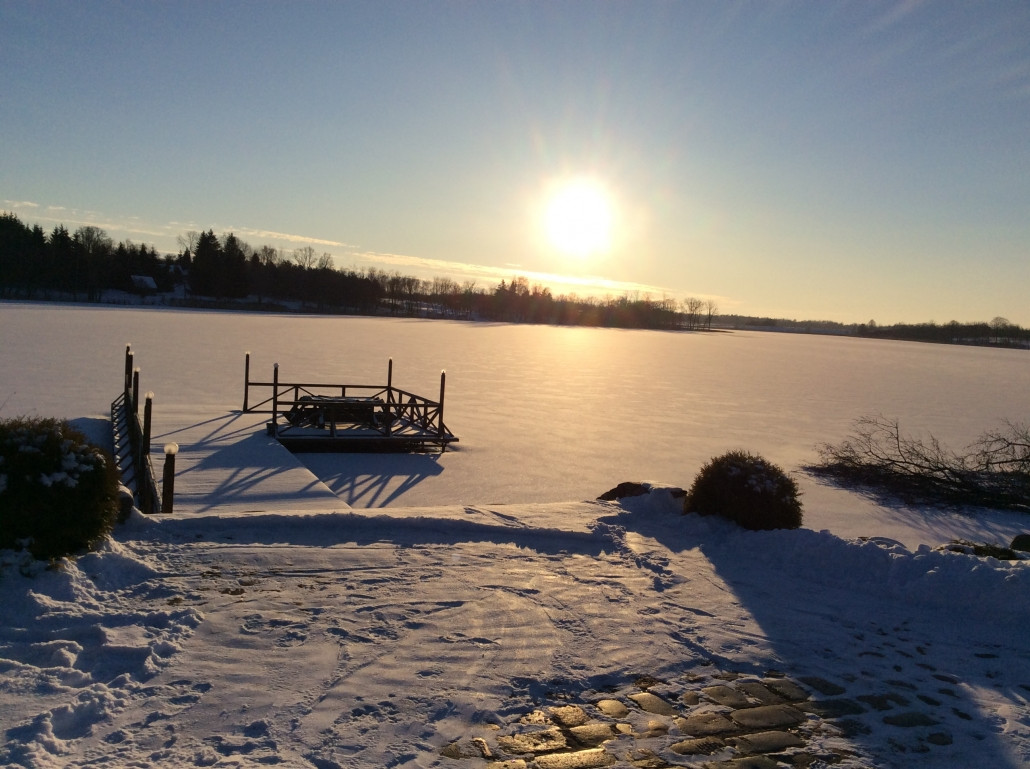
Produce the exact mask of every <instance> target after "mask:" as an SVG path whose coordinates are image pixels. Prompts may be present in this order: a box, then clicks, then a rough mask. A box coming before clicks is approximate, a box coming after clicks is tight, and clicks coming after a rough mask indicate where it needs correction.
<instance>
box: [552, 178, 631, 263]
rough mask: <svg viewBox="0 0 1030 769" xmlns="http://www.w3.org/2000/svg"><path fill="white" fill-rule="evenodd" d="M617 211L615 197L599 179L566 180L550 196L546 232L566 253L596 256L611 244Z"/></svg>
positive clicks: (553, 242)
mask: <svg viewBox="0 0 1030 769" xmlns="http://www.w3.org/2000/svg"><path fill="white" fill-rule="evenodd" d="M613 214H614V212H613V208H612V202H611V199H610V198H609V196H608V193H607V192H606V190H605V189H604V187H603V186H601V185H600V184H599V183H598V182H595V181H593V180H588V179H577V180H575V181H570V182H564V183H562V184H560V185H558V186H556V187H555V188H554V189H553V190H552V191H551V192H550V194H549V195H548V197H547V201H546V204H545V207H544V213H543V219H544V220H543V226H544V232H545V233H546V235H547V240H548V242H549V243H550V245H551V246H552V247H554V248H556V249H557V250H558V251H560V252H562V253H563V254H568V255H571V256H578V257H588V256H593V255H595V254H600V253H604V252H606V251H608V250H609V249H610V248H611V244H612V224H613V219H614V215H613Z"/></svg>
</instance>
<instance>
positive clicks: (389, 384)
mask: <svg viewBox="0 0 1030 769" xmlns="http://www.w3.org/2000/svg"><path fill="white" fill-rule="evenodd" d="M383 416H384V418H385V419H386V437H387V438H389V437H390V436H391V435H393V358H390V359H389V361H388V362H387V364H386V407H385V408H384V410H383Z"/></svg>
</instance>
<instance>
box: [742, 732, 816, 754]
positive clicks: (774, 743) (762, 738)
mask: <svg viewBox="0 0 1030 769" xmlns="http://www.w3.org/2000/svg"><path fill="white" fill-rule="evenodd" d="M804 744H805V743H804V741H803V740H801V739H800V738H799V737H798V736H797V735H796V734H791V733H790V732H780V731H770V732H758V733H756V734H748V735H745V736H743V737H738V738H737V739H736V746H737V750H739V751H741V752H742V753H752V754H754V753H779V752H780V751H781V750H784V749H786V748H799V747H801V746H802V745H804Z"/></svg>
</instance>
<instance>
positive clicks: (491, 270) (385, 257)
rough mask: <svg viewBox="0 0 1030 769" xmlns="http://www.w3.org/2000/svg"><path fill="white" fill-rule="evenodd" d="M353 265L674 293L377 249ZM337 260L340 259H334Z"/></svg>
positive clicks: (562, 288)
mask: <svg viewBox="0 0 1030 769" xmlns="http://www.w3.org/2000/svg"><path fill="white" fill-rule="evenodd" d="M350 256H351V257H352V258H353V259H354V260H355V261H356V262H357V264H356V265H355V266H358V267H361V266H367V267H376V268H378V269H391V268H392V269H395V270H398V271H401V270H403V271H408V272H410V273H411V274H414V275H415V276H416V277H420V278H434V277H441V278H450V279H451V280H457V281H459V282H464V281H475V282H483V283H486V284H487V285H494V284H496V283H500V282H501V281H502V280H504V281H509V280H511V279H512V278H515V277H522V278H525V279H526V280H528V281H529V283H530V284H531V285H532V284H538V285H541V286H547V287H549V288H550V289H551V291H552V292H554V293H556V294H571V293H575V294H577V295H580V296H606V295H617V296H621V295H623V294H627V293H629V294H650V295H652V296H668V295H673V294H676V293H677V292H675V291H673V290H671V289H669V288H667V287H663V286H652V285H648V284H646V283H635V282H629V281H619V280H611V279H608V278H603V277H600V276H596V275H590V276H581V275H561V274H559V273H552V272H537V271H534V270H523V269H519V268H518V267H517V266H514V265H486V264H474V263H471V262H457V261H450V260H446V259H430V258H426V257H421V256H411V255H408V254H390V253H382V252H378V251H361V252H354V253H352V254H351V255H350ZM337 261H338V262H339V261H340V260H339V259H337Z"/></svg>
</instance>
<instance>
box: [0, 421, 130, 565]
mask: <svg viewBox="0 0 1030 769" xmlns="http://www.w3.org/2000/svg"><path fill="white" fill-rule="evenodd" d="M117 515H118V470H117V468H116V467H115V464H114V461H113V460H112V459H111V457H110V455H108V454H107V453H106V452H105V451H103V450H102V449H99V448H97V447H96V446H92V445H90V444H89V443H88V442H87V440H86V437H85V436H84V435H83V434H82V433H80V432H79V431H78V430H75V429H74V428H72V427H71V426H70V425H69V424H68V423H67V422H64V421H61V420H57V419H40V418H20V419H7V420H0V548H9V549H21V548H25V549H27V550H28V551H29V552H30V553H32V555H33V556H35V557H36V558H58V557H61V556H64V555H71V554H72V553H75V552H78V551H80V550H84V549H90V548H92V547H94V546H95V545H96V544H97V543H99V542H100V541H101V540H103V539H104V537H106V536H107V535H108V534H109V533H110V531H111V529H112V527H113V526H114V523H115V519H116V517H117Z"/></svg>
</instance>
